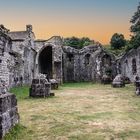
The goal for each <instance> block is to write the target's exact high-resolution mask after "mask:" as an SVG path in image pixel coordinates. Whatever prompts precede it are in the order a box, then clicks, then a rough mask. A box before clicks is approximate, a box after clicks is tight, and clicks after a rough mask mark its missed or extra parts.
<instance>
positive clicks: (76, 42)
mask: <svg viewBox="0 0 140 140" xmlns="http://www.w3.org/2000/svg"><path fill="white" fill-rule="evenodd" d="M90 44H94V41H93V40H90V39H89V38H88V37H82V38H77V37H70V38H65V39H64V45H66V46H71V47H73V48H75V49H82V48H83V47H85V46H88V45H90Z"/></svg>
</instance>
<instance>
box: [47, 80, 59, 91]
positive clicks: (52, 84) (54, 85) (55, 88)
mask: <svg viewBox="0 0 140 140" xmlns="http://www.w3.org/2000/svg"><path fill="white" fill-rule="evenodd" d="M49 82H50V83H51V89H52V90H57V89H58V87H59V83H58V82H57V81H56V80H55V79H50V80H49Z"/></svg>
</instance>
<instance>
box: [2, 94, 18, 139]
mask: <svg viewBox="0 0 140 140" xmlns="http://www.w3.org/2000/svg"><path fill="white" fill-rule="evenodd" d="M18 122H19V114H18V109H17V100H16V96H15V95H14V94H11V93H5V94H0V139H1V138H2V137H3V136H4V135H5V134H6V133H8V132H9V130H10V129H11V128H12V127H13V126H14V125H15V124H17V123H18Z"/></svg>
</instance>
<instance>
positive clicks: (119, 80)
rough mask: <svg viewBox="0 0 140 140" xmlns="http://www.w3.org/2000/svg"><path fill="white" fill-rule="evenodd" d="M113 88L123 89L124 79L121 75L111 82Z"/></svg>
mask: <svg viewBox="0 0 140 140" xmlns="http://www.w3.org/2000/svg"><path fill="white" fill-rule="evenodd" d="M112 86H113V87H125V79H124V77H123V76H122V75H121V74H118V75H117V76H116V77H115V79H114V80H113V82H112Z"/></svg>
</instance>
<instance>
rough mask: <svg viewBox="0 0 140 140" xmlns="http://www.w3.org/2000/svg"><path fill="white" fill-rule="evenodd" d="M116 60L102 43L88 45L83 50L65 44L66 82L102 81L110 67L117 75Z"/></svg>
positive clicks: (64, 69) (64, 75)
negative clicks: (105, 49) (104, 48)
mask: <svg viewBox="0 0 140 140" xmlns="http://www.w3.org/2000/svg"><path fill="white" fill-rule="evenodd" d="M104 61H105V62H104ZM114 62H115V57H114V56H113V55H110V54H108V53H107V52H105V51H104V50H103V48H102V46H101V45H100V44H95V45H92V46H87V47H84V48H83V49H81V50H77V49H74V48H72V47H69V46H64V47H63V78H64V82H80V81H93V82H96V81H101V78H102V76H103V75H104V74H106V71H107V69H108V68H110V70H111V71H112V74H113V76H115V72H114V70H115V68H114V65H113V64H114Z"/></svg>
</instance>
